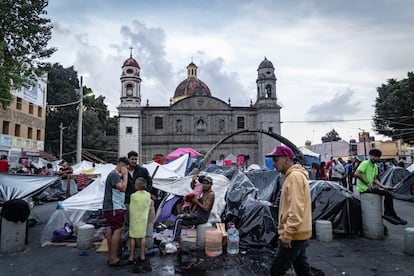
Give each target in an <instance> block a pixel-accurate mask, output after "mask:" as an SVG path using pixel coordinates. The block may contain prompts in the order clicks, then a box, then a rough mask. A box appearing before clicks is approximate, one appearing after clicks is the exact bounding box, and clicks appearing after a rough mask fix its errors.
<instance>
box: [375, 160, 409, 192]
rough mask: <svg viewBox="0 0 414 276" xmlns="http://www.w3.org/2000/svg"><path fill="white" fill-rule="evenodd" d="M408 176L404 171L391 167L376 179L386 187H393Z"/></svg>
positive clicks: (407, 172)
mask: <svg viewBox="0 0 414 276" xmlns="http://www.w3.org/2000/svg"><path fill="white" fill-rule="evenodd" d="M409 174H410V172H409V171H407V170H406V169H404V168H401V167H398V166H394V165H391V166H389V167H388V168H387V169H386V170H385V171H384V172H383V173H381V174H380V175H379V176H378V178H379V180H380V181H381V183H382V184H384V185H385V186H386V187H394V186H395V185H397V184H398V182H400V181H401V180H403V179H404V178H405V177H406V176H407V175H409Z"/></svg>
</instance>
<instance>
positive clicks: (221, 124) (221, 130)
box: [219, 119, 224, 133]
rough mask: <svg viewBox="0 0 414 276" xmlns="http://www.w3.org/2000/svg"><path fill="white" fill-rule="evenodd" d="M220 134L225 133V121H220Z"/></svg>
mask: <svg viewBox="0 0 414 276" xmlns="http://www.w3.org/2000/svg"><path fill="white" fill-rule="evenodd" d="M219 132H220V133H223V132H224V120H223V119H220V120H219Z"/></svg>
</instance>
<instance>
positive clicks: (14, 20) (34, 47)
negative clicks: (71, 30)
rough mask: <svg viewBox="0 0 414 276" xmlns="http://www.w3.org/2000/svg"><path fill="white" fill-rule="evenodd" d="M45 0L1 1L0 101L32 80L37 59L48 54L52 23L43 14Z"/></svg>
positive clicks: (5, 104) (9, 96)
mask: <svg viewBox="0 0 414 276" xmlns="http://www.w3.org/2000/svg"><path fill="white" fill-rule="evenodd" d="M47 5H48V1H47V0H1V1H0V15H1V16H0V39H1V40H0V104H1V105H2V107H3V108H6V107H7V106H8V105H9V104H10V100H11V99H12V96H11V94H10V91H11V90H12V89H16V88H20V87H21V86H22V85H25V84H31V79H32V77H33V76H34V75H35V74H38V73H39V72H38V69H37V68H38V65H40V64H41V62H40V60H42V59H45V58H48V57H50V56H51V55H52V54H53V52H55V50H56V49H55V48H48V47H47V43H48V41H49V40H50V38H51V36H52V32H51V29H52V24H51V22H50V20H49V19H47V18H44V17H43V16H44V15H46V11H45V8H46V7H47Z"/></svg>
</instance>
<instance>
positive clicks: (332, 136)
mask: <svg viewBox="0 0 414 276" xmlns="http://www.w3.org/2000/svg"><path fill="white" fill-rule="evenodd" d="M321 140H322V143H326V142H333V141H340V140H342V138H341V137H339V134H338V132H336V130H335V129H334V128H333V129H332V130H330V131H329V132H327V133H326V134H325V136H323V137H322V139H321Z"/></svg>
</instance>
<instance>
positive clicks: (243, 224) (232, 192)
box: [222, 170, 280, 247]
mask: <svg viewBox="0 0 414 276" xmlns="http://www.w3.org/2000/svg"><path fill="white" fill-rule="evenodd" d="M265 174H266V177H263V173H257V174H255V175H254V176H253V175H251V177H252V179H254V182H255V183H256V185H258V186H260V187H262V188H264V187H265V189H262V190H261V189H258V188H257V187H256V186H255V184H253V182H252V181H251V180H250V179H249V177H248V176H247V175H246V174H244V173H242V172H240V171H239V170H230V171H227V172H226V175H227V177H228V178H230V179H231V182H230V184H229V187H228V190H227V193H226V198H225V200H226V208H225V210H224V212H223V215H222V217H223V221H224V222H225V223H227V222H229V221H233V222H234V223H235V225H236V228H237V229H238V230H239V237H240V246H242V247H248V246H259V247H261V246H268V245H269V244H271V243H272V241H273V240H274V239H275V237H277V208H276V206H277V203H276V196H277V194H278V190H279V188H280V187H279V185H278V183H279V181H278V180H277V179H278V178H279V175H280V174H279V173H277V172H265ZM268 200H271V201H272V202H270V201H268Z"/></svg>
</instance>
